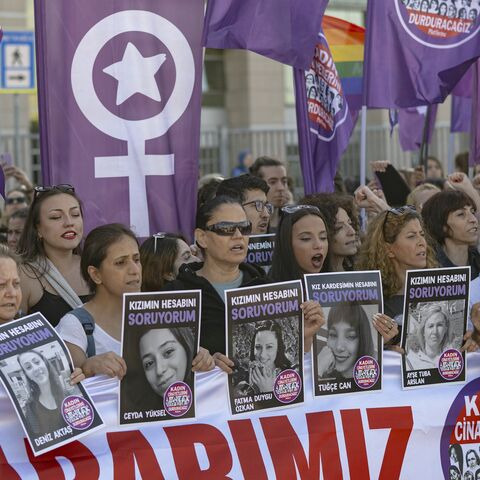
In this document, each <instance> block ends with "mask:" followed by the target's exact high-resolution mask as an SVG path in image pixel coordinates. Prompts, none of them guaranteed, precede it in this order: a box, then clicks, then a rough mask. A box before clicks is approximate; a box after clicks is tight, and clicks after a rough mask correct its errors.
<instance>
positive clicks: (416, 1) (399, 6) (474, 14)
mask: <svg viewBox="0 0 480 480" xmlns="http://www.w3.org/2000/svg"><path fill="white" fill-rule="evenodd" d="M395 1H396V3H395V7H396V10H397V14H398V17H399V20H400V23H401V25H402V26H403V28H404V29H405V30H406V31H407V33H408V34H409V35H410V36H411V37H413V38H414V39H415V40H417V41H418V42H420V43H421V44H423V45H427V46H431V47H436V48H453V47H456V46H458V45H461V44H462V43H465V42H466V41H468V40H470V39H471V38H472V37H473V36H474V35H475V34H476V33H477V32H478V16H479V6H478V5H477V4H473V2H471V1H470V2H468V1H462V2H461V4H460V2H457V4H455V3H454V2H445V1H441V0H431V1H427V0H412V1H411V2H410V3H409V4H408V6H406V5H405V3H408V2H405V1H404V0H395Z"/></svg>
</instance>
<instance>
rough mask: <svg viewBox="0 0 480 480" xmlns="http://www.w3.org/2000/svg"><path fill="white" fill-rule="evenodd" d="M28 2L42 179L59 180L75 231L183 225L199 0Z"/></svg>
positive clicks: (188, 223) (187, 227)
mask: <svg viewBox="0 0 480 480" xmlns="http://www.w3.org/2000/svg"><path fill="white" fill-rule="evenodd" d="M134 5H135V9H132V2H131V1H130V0H103V1H101V2H98V1H94V0H70V1H68V2H65V1H63V0H49V1H48V2H45V1H42V0H36V2H35V22H36V28H35V31H36V36H37V48H36V51H37V69H38V72H37V75H38V96H39V110H40V133H41V149H42V150H41V153H42V175H43V182H44V183H45V184H47V185H51V184H58V183H71V184H73V185H74V186H75V187H76V190H77V192H78V193H79V196H80V198H81V199H82V200H83V201H84V203H85V206H86V213H85V221H86V230H87V231H88V230H89V229H91V228H93V227H94V226H96V225H97V224H98V223H102V222H121V223H125V224H127V225H131V226H132V228H134V230H135V231H136V233H137V235H139V236H140V237H145V236H147V235H149V234H151V233H152V232H157V231H182V232H183V233H184V234H186V235H188V236H189V237H190V236H191V234H192V231H193V227H194V212H195V204H196V191H197V175H198V150H199V144H200V141H199V137H200V100H201V72H202V47H201V34H202V22H201V20H199V19H201V18H202V16H203V1H202V0H183V1H181V2H178V1H177V0H162V1H161V2H159V1H156V0H137V1H135V2H134Z"/></svg>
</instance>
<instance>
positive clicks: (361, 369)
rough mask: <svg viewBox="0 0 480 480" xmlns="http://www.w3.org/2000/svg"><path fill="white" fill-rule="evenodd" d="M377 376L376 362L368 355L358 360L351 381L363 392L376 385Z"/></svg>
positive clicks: (378, 374) (378, 368) (378, 371)
mask: <svg viewBox="0 0 480 480" xmlns="http://www.w3.org/2000/svg"><path fill="white" fill-rule="evenodd" d="M379 376H380V367H379V366H378V362H377V361H376V360H375V359H374V358H373V357H370V356H368V355H365V356H363V357H361V358H359V359H358V360H357V362H356V363H355V365H354V367H353V379H354V380H355V383H356V384H357V385H358V386H359V387H360V388H361V389H363V390H368V389H369V388H372V387H373V386H374V385H375V384H376V383H377V381H378V378H379Z"/></svg>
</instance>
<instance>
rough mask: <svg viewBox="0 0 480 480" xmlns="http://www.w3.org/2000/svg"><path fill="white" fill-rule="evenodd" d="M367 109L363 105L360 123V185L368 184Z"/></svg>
mask: <svg viewBox="0 0 480 480" xmlns="http://www.w3.org/2000/svg"><path fill="white" fill-rule="evenodd" d="M366 165H367V107H366V106H365V105H362V120H361V123H360V185H365V184H366V183H367V166H366ZM360 216H361V220H362V221H361V225H362V230H364V231H365V230H366V227H367V215H366V212H365V209H364V208H362V210H361V213H360Z"/></svg>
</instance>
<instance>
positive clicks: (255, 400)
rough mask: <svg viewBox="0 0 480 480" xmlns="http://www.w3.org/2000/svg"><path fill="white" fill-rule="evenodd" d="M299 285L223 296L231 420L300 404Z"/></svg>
mask: <svg viewBox="0 0 480 480" xmlns="http://www.w3.org/2000/svg"><path fill="white" fill-rule="evenodd" d="M302 300H303V291H302V283H301V281H300V280H296V281H292V282H281V283H272V284H270V285H265V286H260V287H251V288H237V289H232V290H227V291H226V292H225V308H226V319H227V320H226V321H227V356H228V357H229V358H231V359H232V360H233V361H234V362H235V371H234V373H233V374H232V375H229V377H228V389H229V397H230V407H231V411H232V414H233V415H236V414H239V413H243V412H251V411H257V410H264V409H269V408H275V407H284V406H286V405H295V404H298V403H301V402H303V315H302V311H301V309H300V304H301V303H302Z"/></svg>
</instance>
